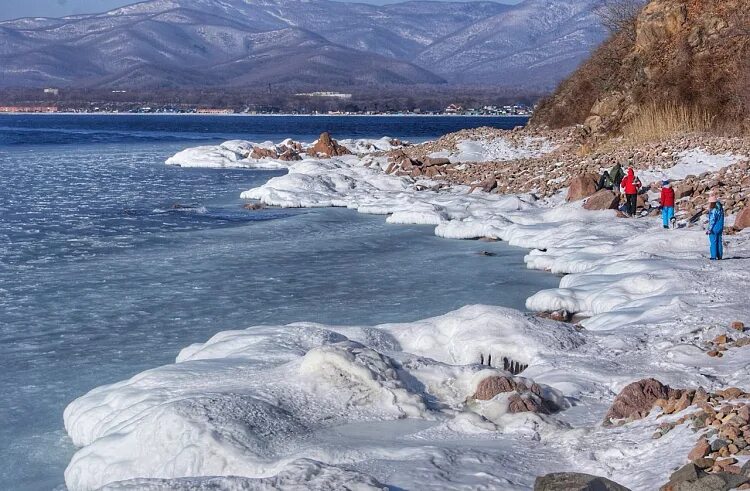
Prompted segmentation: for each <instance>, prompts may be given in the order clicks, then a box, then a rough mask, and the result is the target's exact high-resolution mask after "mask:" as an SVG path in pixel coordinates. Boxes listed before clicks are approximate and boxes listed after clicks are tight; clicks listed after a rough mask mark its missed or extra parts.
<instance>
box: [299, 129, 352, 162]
mask: <svg viewBox="0 0 750 491" xmlns="http://www.w3.org/2000/svg"><path fill="white" fill-rule="evenodd" d="M307 153H309V154H311V155H316V156H322V157H338V156H340V155H350V154H351V152H350V151H349V150H348V149H347V148H346V147H344V146H343V145H339V144H338V142H337V141H336V140H334V139H333V138H331V134H330V133H328V132H327V131H324V132H323V133H321V134H320V137H319V138H318V141H316V142H315V145H313V147H312V148H311V149H309V150H308V152H307Z"/></svg>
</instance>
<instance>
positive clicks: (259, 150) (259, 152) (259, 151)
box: [250, 147, 279, 160]
mask: <svg viewBox="0 0 750 491" xmlns="http://www.w3.org/2000/svg"><path fill="white" fill-rule="evenodd" d="M278 156H279V154H278V153H276V150H275V149H273V148H263V147H253V151H252V153H251V154H250V158H252V159H258V160H260V159H275V158H277V157H278Z"/></svg>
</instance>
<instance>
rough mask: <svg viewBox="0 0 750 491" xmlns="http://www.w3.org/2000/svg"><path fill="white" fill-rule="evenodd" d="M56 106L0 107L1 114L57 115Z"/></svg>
mask: <svg viewBox="0 0 750 491" xmlns="http://www.w3.org/2000/svg"><path fill="white" fill-rule="evenodd" d="M56 112H57V107H56V106H0V113H56Z"/></svg>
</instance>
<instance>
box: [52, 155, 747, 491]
mask: <svg viewBox="0 0 750 491" xmlns="http://www.w3.org/2000/svg"><path fill="white" fill-rule="evenodd" d="M386 164H387V162H386V161H385V158H382V157H372V156H370V157H365V158H358V157H354V156H344V157H339V158H334V159H322V160H320V159H306V160H302V161H299V162H294V163H291V164H290V165H289V173H288V174H286V175H284V176H279V177H275V178H273V179H271V180H269V181H268V182H267V183H266V184H265V185H263V186H260V187H258V188H255V189H251V190H248V191H246V192H245V193H243V197H244V198H247V199H257V200H260V201H262V202H264V203H266V204H269V205H275V206H286V207H300V206H304V207H314V206H341V207H348V208H351V209H355V210H357V211H358V212H360V213H372V214H382V215H388V218H387V221H388V222H389V223H423V224H432V225H435V234H436V235H438V236H441V237H445V238H454V239H469V238H480V237H491V238H497V239H502V240H505V241H507V242H508V243H510V244H512V245H516V246H520V247H525V248H528V249H531V252H529V254H528V255H527V256H526V258H525V261H526V264H527V265H528V267H529V268H536V269H543V270H549V271H551V272H554V273H564V274H566V276H564V277H563V278H562V279H561V283H560V287H559V288H555V289H550V290H543V291H540V292H538V293H537V294H535V295H533V296H532V297H530V298H529V299H528V301H527V308H528V309H529V310H531V311H552V310H559V309H566V310H568V311H570V312H575V313H579V314H582V315H584V316H588V318H586V319H585V320H583V321H582V322H581V325H582V326H583V327H584V329H579V328H577V327H576V326H573V325H571V324H566V323H559V322H555V321H552V320H548V319H542V318H539V317H536V316H534V315H533V314H530V313H522V312H518V311H515V310H512V309H505V308H501V307H492V306H483V305H475V306H467V307H464V308H462V309H459V310H457V311H454V312H450V313H448V314H445V315H443V316H439V317H435V318H431V319H425V320H421V321H417V322H411V323H403V324H386V325H380V326H374V327H368V326H325V325H319V324H312V323H296V324H292V325H289V326H256V327H251V328H248V329H246V330H238V331H225V332H220V333H218V334H216V335H215V336H213V337H212V338H211V339H210V340H208V341H207V342H206V343H199V344H195V345H192V346H189V347H187V348H185V349H183V350H182V352H181V353H180V354H179V356H178V357H177V360H176V363H175V364H172V365H167V366H163V367H159V368H155V369H152V370H148V371H146V372H143V373H141V374H139V375H136V376H135V377H133V378H131V379H129V380H126V381H122V382H118V383H116V384H112V385H108V386H103V387H99V388H97V389H94V390H92V391H91V392H89V393H88V394H86V395H84V396H82V397H80V398H78V399H77V400H75V401H73V402H72V403H71V404H70V405H69V406H68V407H67V408H66V410H65V415H64V417H65V426H66V429H67V431H68V433H69V435H70V436H71V438H72V439H73V441H74V442H75V444H76V445H78V446H81V447H82V448H81V449H80V450H79V451H78V452H77V453H76V454H75V456H74V457H73V459H72V460H71V463H70V465H69V467H68V469H67V470H66V483H67V485H68V487H69V488H70V489H71V490H89V489H97V488H99V487H101V486H107V485H112V486H113V487H112V489H132V488H133V486H135V487H138V486H141V487H143V488H146V489H195V488H196V487H200V486H204V487H209V486H211V485H213V483H214V482H215V481H212V480H216V479H221V478H219V477H217V476H236V477H232V478H229V477H227V478H226V479H238V481H236V482H234V481H233V482H231V483H229V481H227V484H226V486H227V487H230V488H231V486H236V488H237V489H263V486H267V485H268V483H269V482H275V483H277V484H278V483H282V484H281V485H280V486H279V487H283V488H290V489H307V488H311V489H319V488H322V489H326V488H328V489H331V488H335V487H336V486H337V485H336V483H340V482H341V480H343V479H348V478H351V479H352V480H353V482H354V483H355V484H356V485H361V489H373V488H375V489H377V488H378V486H382V485H383V484H386V485H391V486H398V487H401V488H404V489H422V488H424V487H430V488H435V489H476V488H477V487H478V486H485V487H487V488H492V489H505V490H518V489H531V488H532V487H533V482H534V478H535V476H537V475H540V474H544V473H547V472H553V471H580V472H588V473H591V474H596V475H603V476H606V477H609V478H611V479H613V480H615V481H617V482H620V483H621V484H624V485H627V486H628V487H630V488H631V489H634V490H644V491H645V490H651V489H654V488H655V487H658V485H659V484H662V483H664V482H666V481H667V479H668V476H669V474H670V472H671V471H672V470H673V469H674V468H675V467H677V466H679V465H681V464H682V463H684V461H685V459H686V456H687V453H688V451H689V450H690V448H692V446H693V445H694V443H695V440H696V438H697V436H696V435H695V434H694V433H693V432H692V431H690V430H689V429H688V428H687V427H684V426H682V427H679V426H678V427H677V428H675V429H674V430H672V431H670V432H669V433H667V434H666V435H664V436H663V437H662V438H660V439H658V440H653V439H652V438H651V435H652V434H653V433H654V430H655V428H656V427H657V426H658V425H659V423H660V422H661V421H663V420H661V419H660V420H657V416H658V414H656V413H653V414H651V415H650V416H649V417H647V418H644V419H642V420H639V421H636V422H633V423H630V424H627V425H624V426H621V427H615V428H605V427H603V426H602V425H601V421H602V418H603V417H604V414H605V412H606V409H607V407H608V405H609V403H610V402H611V401H612V399H613V397H614V394H615V393H616V392H618V391H619V390H620V389H621V388H622V387H623V386H624V385H626V384H628V383H629V382H632V381H633V380H637V379H640V378H645V377H655V378H658V379H659V380H661V381H663V382H665V383H667V384H670V385H672V386H676V387H695V386H703V387H705V388H707V389H709V390H713V389H716V388H719V387H723V386H727V385H742V384H743V383H745V381H746V380H747V376H748V375H749V373H748V372H749V371H750V369H749V368H748V366H747V363H746V356H743V355H744V353H743V351H742V349H736V350H730V351H727V352H725V354H724V356H723V357H722V358H721V359H718V358H711V357H709V356H707V355H706V353H705V351H706V350H705V349H704V347H703V343H705V342H706V341H708V340H711V339H713V338H714V337H715V336H716V335H717V334H727V333H729V323H730V322H731V321H733V320H742V321H745V322H746V323H748V322H747V321H748V319H747V318H746V316H747V308H746V305H748V302H750V278H749V276H750V275H747V268H748V265H749V263H750V261H749V260H748V259H733V260H730V261H725V262H721V263H709V262H708V261H707V260H706V258H705V254H704V251H705V249H706V247H707V244H706V238H705V235H704V234H703V232H702V230H699V229H697V228H694V229H684V230H663V229H661V228H660V226H659V225H658V223H657V221H656V220H655V219H651V218H646V219H639V220H625V219H616V218H615V214H614V212H612V211H600V212H589V211H585V210H583V209H582V207H581V203H568V204H563V203H562V202H561V199H560V197H559V196H558V197H557V198H556V199H552V200H550V201H548V202H535V201H534V200H533V198H532V197H530V196H501V195H495V194H487V193H482V192H475V193H472V194H467V189H468V188H466V187H465V186H453V187H449V188H445V189H440V190H435V189H436V188H435V183H433V182H429V181H418V182H416V183H415V182H414V180H412V179H410V178H406V177H396V176H391V175H386V174H384V173H383V171H382V170H383V168H384V167H385V166H386ZM728 242H729V243H728V247H727V251H728V256H737V257H740V258H744V257H750V234H748V233H741V234H738V235H736V236H732V237H729V238H728ZM488 260H491V259H488ZM490 357H491V359H492V360H493V361H495V363H493V365H494V366H491V367H488V366H486V365H483V363H485V362H486V360H487V359H488V358H490ZM503 358H507V359H509V360H514V361H515V362H517V363H519V364H521V365H526V368H525V370H523V373H522V376H518V377H513V376H512V375H511V374H510V373H508V372H506V371H505V370H504V366H502V361H501V360H503ZM498 361H500V366H497V363H498ZM491 376H502V377H511V378H512V380H513V381H514V382H513V383H514V384H523V385H524V386H527V387H529V386H532V384H534V383H535V384H538V386H539V389H538V390H539V392H540V395H541V397H543V398H544V399H545V400H547V401H551V402H553V403H554V404H555V405H556V406H557V407H559V408H560V409H561V410H560V412H557V413H555V414H551V415H543V414H535V413H533V412H521V413H513V412H511V411H510V408H511V405H512V396H513V394H514V393H512V392H506V393H499V394H497V395H495V396H494V397H491V398H490V399H488V400H479V399H477V398H475V397H473V395H474V394H475V393H476V391H477V390H478V387H479V385H480V383H481V382H482V381H483V380H485V379H487V378H488V377H491ZM346 473H353V474H351V475H348V474H346ZM269 480H271V481H269ZM273 480H275V481H273ZM117 482H122V484H112V483H117ZM224 484H225V483H224V482H222V485H224ZM120 485H121V486H124V487H122V488H118V487H117V486H120ZM127 486H130V488H128V487H127ZM295 487H296V488H295Z"/></svg>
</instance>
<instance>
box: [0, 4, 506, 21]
mask: <svg viewBox="0 0 750 491" xmlns="http://www.w3.org/2000/svg"><path fill="white" fill-rule="evenodd" d="M358 1H361V2H365V3H374V4H384V3H394V2H395V1H397V0H358ZM496 1H499V2H500V3H519V2H520V1H521V0H496ZM130 3H136V1H134V0H0V6H1V8H0V20H7V19H15V18H18V17H35V16H43V17H61V16H63V15H71V14H85V13H94V12H105V11H107V10H110V9H112V8H115V7H120V6H122V5H127V4H130Z"/></svg>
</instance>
